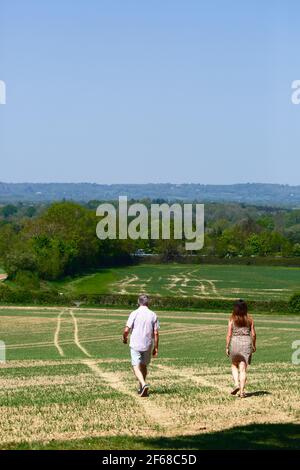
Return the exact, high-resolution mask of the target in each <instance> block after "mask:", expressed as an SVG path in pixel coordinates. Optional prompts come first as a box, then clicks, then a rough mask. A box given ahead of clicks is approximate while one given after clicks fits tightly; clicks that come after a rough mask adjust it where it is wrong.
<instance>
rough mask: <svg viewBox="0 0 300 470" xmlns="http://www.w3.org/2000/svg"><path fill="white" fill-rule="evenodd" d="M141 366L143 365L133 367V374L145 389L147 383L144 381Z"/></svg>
mask: <svg viewBox="0 0 300 470" xmlns="http://www.w3.org/2000/svg"><path fill="white" fill-rule="evenodd" d="M141 366H142V364H140V365H138V366H133V367H132V368H133V372H134V374H135V376H136V378H137V379H138V381H139V382H140V385H141V387H142V388H143V387H144V386H145V385H146V383H145V379H144V376H143V372H142V370H141Z"/></svg>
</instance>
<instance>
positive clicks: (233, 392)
mask: <svg viewBox="0 0 300 470" xmlns="http://www.w3.org/2000/svg"><path fill="white" fill-rule="evenodd" d="M239 390H240V387H235V388H234V389H233V390H232V391H231V392H230V395H236V394H237V392H238V391H239Z"/></svg>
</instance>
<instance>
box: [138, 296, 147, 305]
mask: <svg viewBox="0 0 300 470" xmlns="http://www.w3.org/2000/svg"><path fill="white" fill-rule="evenodd" d="M138 303H139V305H147V306H148V305H149V297H148V295H146V294H141V295H140V296H139V299H138Z"/></svg>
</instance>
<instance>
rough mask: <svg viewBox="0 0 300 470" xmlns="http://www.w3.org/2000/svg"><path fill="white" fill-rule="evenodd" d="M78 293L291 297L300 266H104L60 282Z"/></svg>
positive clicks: (299, 283) (299, 280) (299, 282)
mask: <svg viewBox="0 0 300 470" xmlns="http://www.w3.org/2000/svg"><path fill="white" fill-rule="evenodd" d="M55 284H56V286H57V287H58V288H60V289H62V290H66V291H70V292H73V293H77V294H97V293H118V294H120V293H121V294H138V293H140V292H142V291H145V292H147V293H149V294H155V295H161V296H167V295H174V296H179V297H187V296H191V297H199V298H230V299H234V298H237V297H243V298H245V299H255V300H271V299H274V300H276V299H277V300H287V299H289V298H290V296H291V295H292V294H293V293H294V292H297V291H299V290H300V268H288V267H276V266H273V267H268V266H266V267H265V266H233V265H231V266H224V265H201V266H199V265H198V266H197V265H182V264H166V265H138V266H132V267H126V268H113V269H103V270H101V271H99V272H96V273H94V274H90V275H86V276H81V277H78V278H75V279H70V280H65V281H62V282H56V283H55Z"/></svg>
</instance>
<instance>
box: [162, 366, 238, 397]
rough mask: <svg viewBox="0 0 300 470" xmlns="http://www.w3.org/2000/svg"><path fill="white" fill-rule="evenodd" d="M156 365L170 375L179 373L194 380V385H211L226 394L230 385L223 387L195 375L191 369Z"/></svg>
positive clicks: (187, 378)
mask: <svg viewBox="0 0 300 470" xmlns="http://www.w3.org/2000/svg"><path fill="white" fill-rule="evenodd" d="M156 367H157V368H158V369H159V370H161V371H163V372H165V373H166V374H168V375H169V376H170V377H172V375H175V374H176V375H179V376H180V377H182V378H184V379H186V380H190V381H192V382H194V383H195V384H196V385H199V386H200V387H201V386H202V387H211V388H216V389H217V390H219V391H220V392H222V393H226V394H228V393H229V391H230V387H224V386H222V385H219V384H216V383H213V382H210V381H209V380H207V379H206V378H204V377H200V376H198V375H195V371H194V370H193V369H178V368H177V367H170V366H165V365H162V364H157V365H156Z"/></svg>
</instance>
